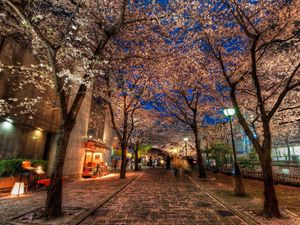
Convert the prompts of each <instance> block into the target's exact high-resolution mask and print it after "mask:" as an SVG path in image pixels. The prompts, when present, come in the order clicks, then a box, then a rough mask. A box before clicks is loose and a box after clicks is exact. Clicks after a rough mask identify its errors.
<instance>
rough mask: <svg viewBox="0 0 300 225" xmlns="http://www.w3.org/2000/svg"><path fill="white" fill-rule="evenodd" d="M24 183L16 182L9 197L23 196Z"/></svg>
mask: <svg viewBox="0 0 300 225" xmlns="http://www.w3.org/2000/svg"><path fill="white" fill-rule="evenodd" d="M24 190H25V189H24V182H16V183H15V184H14V187H13V189H12V191H11V195H17V196H18V195H22V194H24Z"/></svg>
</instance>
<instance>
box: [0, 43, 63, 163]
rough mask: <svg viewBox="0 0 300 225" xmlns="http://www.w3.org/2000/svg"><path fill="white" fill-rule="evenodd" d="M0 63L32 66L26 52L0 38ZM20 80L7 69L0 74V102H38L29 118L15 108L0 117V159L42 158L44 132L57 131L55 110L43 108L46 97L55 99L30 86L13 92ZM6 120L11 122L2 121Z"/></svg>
mask: <svg viewBox="0 0 300 225" xmlns="http://www.w3.org/2000/svg"><path fill="white" fill-rule="evenodd" d="M0 61H1V62H2V63H3V64H4V65H17V64H21V65H25V66H30V65H32V64H35V63H36V62H35V59H34V58H33V57H32V55H31V54H30V52H29V51H27V50H26V49H24V48H23V47H21V46H20V45H18V44H17V43H16V42H15V41H14V40H13V39H9V38H6V39H4V41H3V43H2V45H1V48H0ZM21 81H22V76H15V75H12V74H10V71H9V70H4V71H2V72H0V99H4V100H8V99H9V98H17V99H18V100H20V101H17V102H15V104H20V102H23V101H24V99H25V98H31V97H34V96H41V97H42V101H41V102H40V103H38V104H37V105H36V106H35V109H37V112H36V113H35V114H34V115H33V119H30V118H29V115H28V114H21V113H20V110H19V109H18V108H17V107H14V108H13V110H12V111H11V112H10V113H9V114H8V115H5V116H2V117H1V116H0V159H7V158H28V159H42V158H43V153H44V147H45V142H46V135H47V132H53V131H55V130H57V127H58V124H59V111H57V110H53V109H52V108H49V106H48V105H47V100H48V99H49V98H51V99H54V100H55V97H54V96H55V95H54V92H53V91H51V90H49V91H46V93H45V94H41V93H40V92H39V91H38V90H37V89H36V88H35V87H34V86H33V85H30V84H29V85H26V87H24V88H23V89H16V87H17V84H18V82H21ZM11 104H14V102H11ZM8 117H9V118H10V119H11V120H12V121H13V122H12V123H9V122H8V121H7V120H6V119H7V118H8Z"/></svg>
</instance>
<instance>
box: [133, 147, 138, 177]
mask: <svg viewBox="0 0 300 225" xmlns="http://www.w3.org/2000/svg"><path fill="white" fill-rule="evenodd" d="M134 170H135V171H138V170H139V146H138V145H136V149H135V151H134Z"/></svg>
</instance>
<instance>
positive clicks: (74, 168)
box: [64, 92, 92, 178]
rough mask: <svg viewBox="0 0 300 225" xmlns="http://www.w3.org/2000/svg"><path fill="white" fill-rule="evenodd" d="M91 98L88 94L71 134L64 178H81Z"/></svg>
mask: <svg viewBox="0 0 300 225" xmlns="http://www.w3.org/2000/svg"><path fill="white" fill-rule="evenodd" d="M91 97H92V94H91V93H90V92H89V93H87V95H86V97H85V99H84V101H83V103H82V106H81V109H80V111H79V114H78V116H77V121H76V125H75V127H74V129H73V131H72V133H71V136H70V140H69V145H68V149H67V155H66V159H65V165H64V176H68V177H72V178H76V177H81V174H82V170H83V162H84V156H85V148H84V142H85V138H86V137H87V131H88V122H89V120H88V118H89V114H90V108H91Z"/></svg>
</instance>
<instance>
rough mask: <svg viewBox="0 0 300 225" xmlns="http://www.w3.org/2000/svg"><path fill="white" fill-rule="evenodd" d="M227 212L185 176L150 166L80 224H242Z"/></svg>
mask: <svg viewBox="0 0 300 225" xmlns="http://www.w3.org/2000/svg"><path fill="white" fill-rule="evenodd" d="M220 213H223V214H227V215H228V216H225V217H223V216H221V215H220ZM230 214H231V213H230V211H228V209H226V208H224V206H222V205H221V204H220V203H219V202H217V201H216V200H214V199H213V198H211V197H210V196H208V195H207V193H206V192H205V190H204V189H203V190H200V189H199V188H196V187H195V185H193V184H192V183H191V181H190V180H188V179H187V178H182V179H178V178H175V177H174V175H173V174H172V172H171V171H165V170H150V171H146V172H145V173H144V174H143V175H142V176H141V177H139V178H138V179H137V180H135V181H134V182H133V183H132V184H130V185H129V186H127V187H126V188H125V189H124V190H123V191H122V192H120V193H119V194H118V195H116V196H115V197H114V198H113V199H111V200H110V201H109V202H108V203H106V204H105V205H104V206H103V207H101V208H99V209H98V210H96V211H95V212H94V213H93V215H91V216H90V217H88V218H87V219H86V220H85V221H83V222H82V223H81V224H86V225H92V224H103V225H111V224H119V225H121V224H122V225H129V224H134V225H150V224H157V225H160V224H164V225H165V224H172V225H177V224H187V225H196V224H201V225H212V224H214V225H217V224H228V225H229V224H235V225H238V224H245V223H244V222H243V221H241V220H240V218H239V217H237V216H235V215H233V214H231V215H230Z"/></svg>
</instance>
